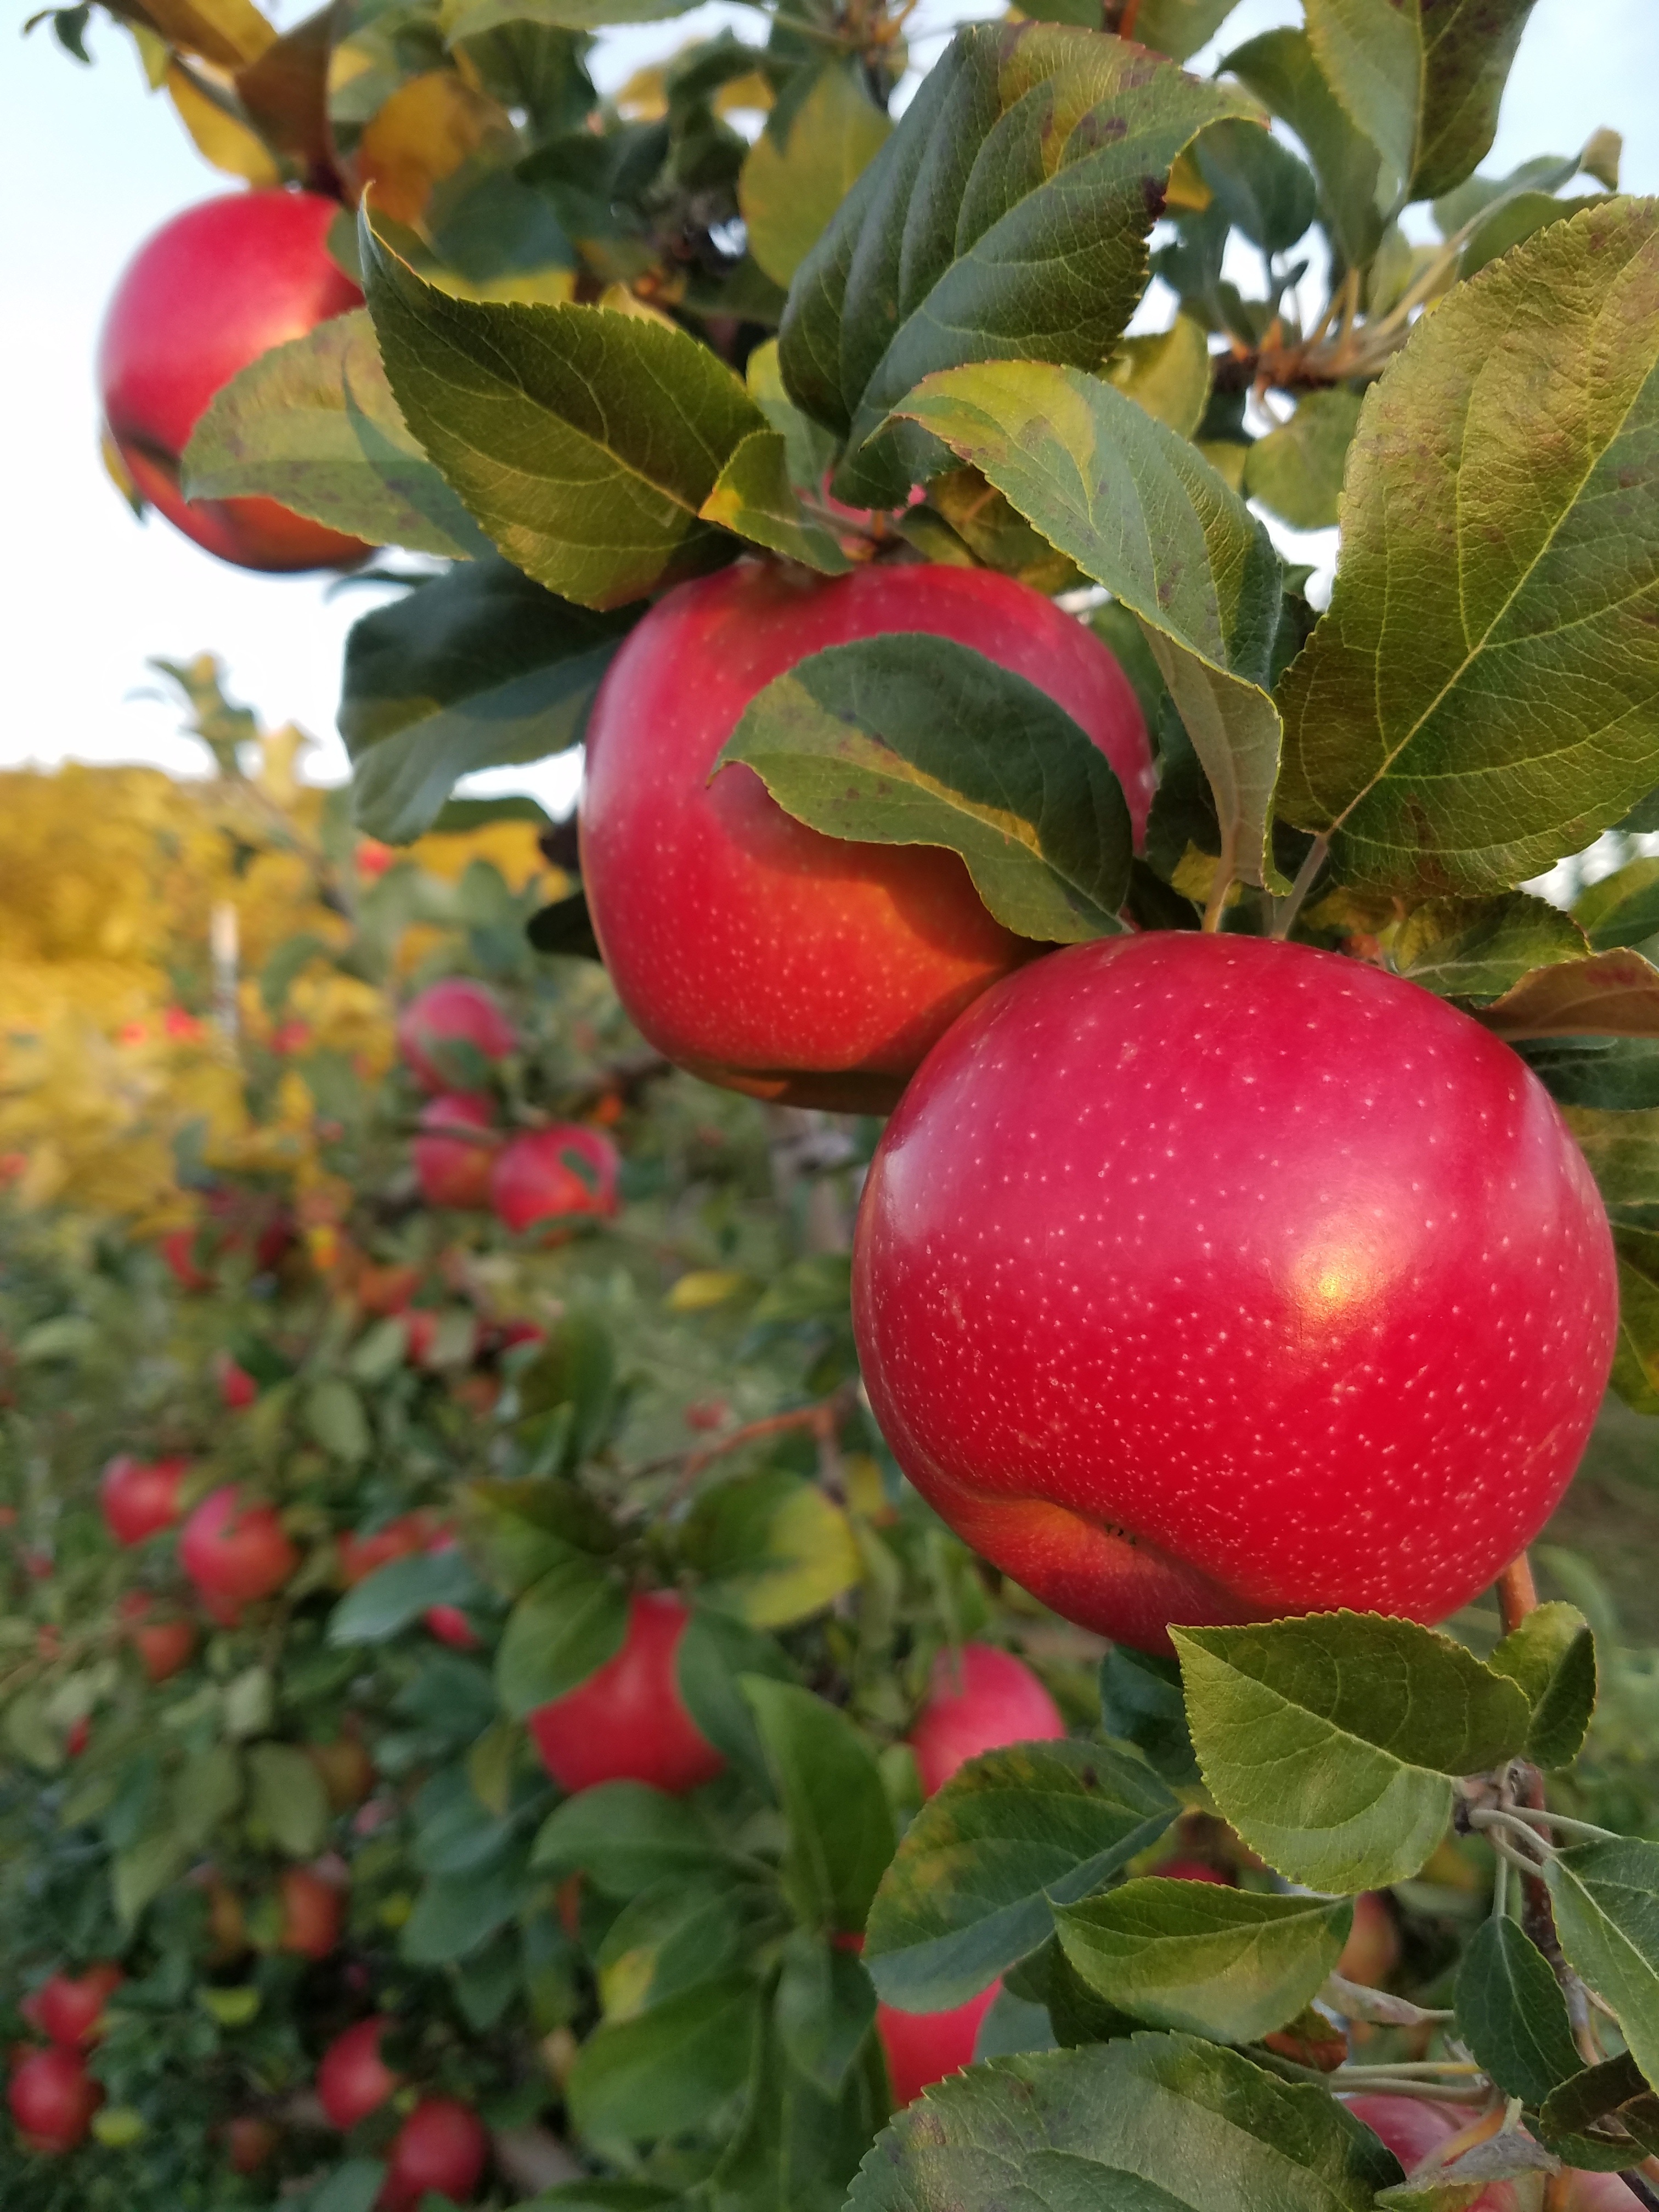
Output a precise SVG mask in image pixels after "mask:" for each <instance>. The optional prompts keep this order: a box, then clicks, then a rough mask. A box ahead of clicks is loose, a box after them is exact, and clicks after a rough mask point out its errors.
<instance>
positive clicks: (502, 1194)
mask: <svg viewBox="0 0 1659 2212" xmlns="http://www.w3.org/2000/svg"><path fill="white" fill-rule="evenodd" d="M621 1170H622V1162H621V1160H620V1159H619V1158H618V1157H617V1147H616V1146H614V1145H613V1144H612V1143H611V1139H610V1138H609V1137H607V1136H605V1134H603V1133H602V1132H601V1131H599V1130H598V1129H590V1128H589V1127H587V1126H586V1123H585V1122H581V1121H556V1122H554V1123H553V1125H552V1126H551V1127H550V1128H546V1129H526V1130H525V1131H524V1132H523V1133H522V1134H521V1135H520V1136H516V1137H513V1138H510V1139H508V1140H507V1143H506V1144H505V1145H503V1146H502V1147H501V1150H500V1152H497V1153H496V1155H495V1161H494V1163H493V1164H492V1166H491V1169H490V1176H489V1201H490V1204H491V1205H492V1206H494V1207H495V1217H496V1218H497V1220H499V1221H501V1223H502V1224H503V1225H505V1226H506V1227H507V1228H508V1229H510V1230H512V1231H513V1233H514V1235H515V1236H522V1235H523V1234H524V1233H525V1231H527V1230H531V1229H533V1228H534V1227H535V1226H536V1225H537V1223H538V1222H542V1221H545V1222H549V1223H552V1224H554V1225H555V1226H553V1227H551V1228H550V1229H549V1230H547V1231H544V1233H543V1236H542V1239H541V1241H542V1242H543V1243H547V1244H556V1243H562V1242H563V1241H564V1238H565V1237H566V1236H568V1233H569V1231H568V1229H564V1228H561V1227H559V1226H557V1225H558V1224H561V1223H565V1222H568V1220H569V1219H570V1218H571V1217H572V1216H573V1215H581V1214H592V1215H595V1216H597V1217H599V1218H602V1219H609V1218H610V1217H611V1215H612V1214H614V1213H615V1212H616V1211H617V1206H618V1205H619V1204H620V1202H621V1201H620V1200H619V1198H618V1196H617V1177H618V1176H619V1175H620V1173H621Z"/></svg>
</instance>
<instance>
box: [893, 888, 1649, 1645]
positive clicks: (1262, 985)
mask: <svg viewBox="0 0 1659 2212" xmlns="http://www.w3.org/2000/svg"><path fill="white" fill-rule="evenodd" d="M853 1313H854V1330H855V1333H856V1335H857V1339H858V1345H859V1351H860V1362H861V1365H862V1368H863V1372H864V1376H865V1378H866V1382H867V1383H868V1386H869V1390H870V1395H871V1399H872V1402H873V1406H874V1410H875V1413H876V1417H877V1419H878V1421H879V1423H880V1425H881V1428H882V1431H883V1433H884V1436H885V1437H886V1438H887V1441H888V1443H890V1445H891V1446H892V1448H893V1450H894V1452H895V1453H896V1456H897V1458H898V1461H899V1463H900V1465H901V1466H902V1468H904V1471H905V1473H906V1474H908V1476H909V1477H910V1480H912V1481H913V1482H914V1483H915V1485H916V1486H917V1488H918V1489H919V1490H921V1492H922V1494H923V1496H924V1497H926V1498H927V1499H928V1501H929V1502H930V1504H933V1506H934V1507H935V1508H936V1509H937V1510H938V1511H939V1513H941V1514H942V1515H943V1516H944V1517H945V1520H946V1521H948V1522H950V1523H951V1526H952V1527H953V1528H955V1529H956V1531H957V1534H959V1535H961V1536H962V1537H963V1538H964V1539H965V1540H966V1541H968V1542H969V1543H970V1544H972V1545H973V1546H974V1547H975V1548H976V1549H977V1550H978V1551H980V1552H981V1553H984V1554H985V1556H986V1557H987V1559H992V1560H994V1561H995V1563H996V1564H997V1565H999V1566H1000V1567H1001V1568H1003V1569H1004V1570H1005V1571H1006V1572H1007V1573H1008V1574H1010V1575H1012V1577H1014V1579H1015V1580H1016V1581H1017V1582H1019V1583H1024V1585H1025V1587H1026V1588H1027V1589H1030V1590H1031V1591H1032V1592H1034V1593H1035V1595H1036V1596H1038V1597H1039V1598H1041V1599H1042V1601H1043V1602H1044V1603H1045V1604H1047V1605H1049V1606H1052V1607H1054V1610H1055V1611H1056V1612H1057V1613H1063V1614H1064V1615H1065V1616H1066V1618H1067V1619H1068V1620H1076V1621H1079V1622H1081V1623H1083V1624H1084V1625H1085V1626H1087V1627H1090V1628H1092V1629H1096V1630H1097V1631H1099V1632H1101V1633H1102V1634H1103V1635H1107V1636H1111V1637H1115V1638H1119V1639H1120V1640H1121V1641H1122V1642H1124V1643H1127V1644H1137V1645H1139V1646H1140V1647H1141V1648H1142V1649H1144V1650H1154V1651H1155V1650H1166V1649H1167V1648H1168V1645H1167V1642H1166V1629H1167V1624H1168V1623H1170V1622H1171V1621H1183V1622H1193V1623H1205V1622H1212V1623H1213V1622H1220V1621H1230V1620H1256V1619H1264V1618H1272V1617H1274V1616H1277V1615H1280V1614H1283V1613H1310V1612H1317V1611H1321V1610H1324V1609H1328V1608H1330V1607H1343V1606H1348V1607H1354V1608H1355V1609H1356V1610H1358V1611H1361V1612H1365V1611H1376V1612H1380V1613H1396V1614H1403V1615H1405V1616H1406V1617H1407V1618H1408V1619H1411V1620H1422V1621H1436V1620H1444V1619H1445V1617H1446V1616H1447V1614H1449V1613H1453V1612H1455V1610H1456V1608H1457V1607H1459V1606H1461V1605H1464V1604H1467V1603H1468V1601H1469V1599H1470V1598H1472V1597H1474V1595H1476V1593H1477V1592H1479V1591H1480V1590H1482V1589H1486V1587H1487V1586H1488V1585H1489V1584H1490V1583H1491V1582H1492V1578H1493V1577H1494V1576H1495V1575H1496V1574H1497V1573H1498V1571H1499V1570H1500V1569H1501V1568H1502V1567H1504V1565H1506V1564H1507V1563H1508V1561H1510V1559H1513V1558H1514V1557H1515V1555H1516V1553H1517V1552H1519V1551H1520V1550H1521V1549H1522V1546H1524V1545H1525V1544H1526V1543H1527V1542H1528V1541H1529V1540H1530V1539H1531V1538H1532V1537H1533V1536H1534V1535H1535V1534H1537V1532H1538V1530H1539V1529H1540V1528H1541V1527H1542V1525H1543V1523H1544V1522H1545V1521H1546V1520H1547V1518H1548V1517H1549V1515H1550V1512H1551V1510H1553V1507H1554V1505H1555V1503H1556V1501H1557V1499H1558V1498H1559V1497H1560V1495H1561V1492H1563V1490H1564V1489H1565V1487H1566V1485H1567V1482H1568V1480H1570V1478H1571V1474H1572V1471H1573V1468H1574V1467H1575V1465H1576V1464H1577V1459H1578V1456H1579V1454H1580V1451H1581V1450H1582V1449H1583V1443H1584V1440H1585V1437H1587V1435H1588V1434H1589V1427H1590V1424H1591V1422H1592V1420H1593V1419H1595V1411H1596V1407H1598V1405H1599V1404H1600V1402H1601V1392H1602V1388H1603V1386H1604V1384H1605V1383H1606V1381H1607V1369H1608V1366H1609V1364H1610V1363H1611V1360H1612V1357H1613V1333H1614V1329H1615V1328H1616V1325H1617V1320H1618V1297H1617V1289H1616V1285H1615V1281H1614V1269H1613V1246H1612V1239H1611V1237H1610V1236H1609V1234H1608V1231H1607V1217H1606V1215H1605V1213H1604V1212H1603V1211H1602V1207H1601V1200H1600V1199H1599V1197H1598V1196H1597V1194H1596V1189H1595V1183H1594V1182H1593V1181H1592V1180H1591V1177H1590V1174H1589V1169H1588V1167H1587V1166H1586V1165H1585V1163H1584V1160H1583V1155H1582V1154H1581V1153H1580V1152H1578V1150H1577V1146H1575V1145H1574V1144H1573V1142H1572V1139H1571V1137H1570V1136H1569V1134H1568V1133H1567V1130H1566V1127H1565V1124H1564V1122H1563V1121H1562V1120H1561V1117H1560V1115H1559V1113H1558V1112H1557V1110H1556V1109H1555V1106H1554V1104H1553V1102H1552V1100H1551V1098H1550V1097H1549V1094H1548V1093H1547V1091H1545V1089H1544V1088H1543V1086H1542V1085H1541V1083H1539V1081H1538V1080H1537V1079H1536V1078H1535V1077H1534V1075H1533V1074H1532V1073H1530V1072H1529V1071H1528V1069H1527V1067H1526V1066H1524V1065H1523V1064H1522V1061H1521V1060H1519V1059H1517V1057H1516V1054H1514V1053H1512V1052H1511V1051H1510V1049H1509V1048H1508V1046H1507V1045H1504V1044H1503V1043H1500V1042H1498V1039H1497V1038H1495V1037H1493V1036H1492V1035H1490V1033H1489V1032H1488V1031H1486V1030H1484V1029H1482V1028H1481V1027H1480V1024H1479V1023H1478V1022H1475V1021H1474V1020H1472V1019H1471V1018H1469V1016H1468V1015H1467V1014H1464V1013H1462V1012H1459V1011H1458V1010H1457V1009H1456V1008H1455V1007H1454V1006H1450V1005H1449V1004H1448V1003H1447V1002H1446V1001H1445V1000H1442V999H1437V998H1433V997H1431V995H1430V994H1429V993H1428V992H1426V991H1423V990H1419V988H1418V987H1417V986H1416V985H1414V984H1412V983H1408V982H1406V981H1402V980H1401V979H1400V978H1399V977H1397V976H1394V975H1388V974H1386V973H1385V972H1383V970H1382V969H1377V968H1372V967H1368V966H1364V965H1363V964H1362V963H1359V962H1358V961H1351V960H1346V959H1342V958H1340V957H1338V956H1337V955H1336V954H1334V953H1328V952H1319V951H1310V949H1308V948H1307V947H1305V946H1302V945H1280V944H1273V943H1269V942H1267V940H1265V939H1259V938H1243V937H1224V936H1208V935H1200V934H1196V933H1180V932H1174V931H1168V932H1163V933H1158V934H1156V935H1147V936H1141V937H1121V938H1114V939H1109V940H1105V941H1101V942H1097V943H1095V944H1091V945H1077V946H1073V947H1070V948H1068V949H1067V950H1066V951H1060V952H1056V953H1054V955H1053V956H1052V957H1049V958H1048V959H1045V960H1041V961H1038V962H1036V963H1035V964H1033V965H1032V966H1030V967H1029V968H1026V969H1023V970H1022V971H1021V972H1020V973H1019V974H1018V975H1015V976H1012V977H1011V978H1009V979H1008V981H1006V982H1004V983H1001V984H1000V985H998V986H997V987H995V988H994V990H992V991H990V992H988V993H987V994H986V996H985V997H984V998H983V999H982V1000H981V1001H980V1002H979V1004H978V1005H977V1006H974V1007H972V1008H971V1009H970V1010H969V1012H968V1013H967V1014H965V1015H964V1016H963V1018H962V1020H961V1021H960V1022H959V1023H958V1024H957V1026H956V1027H955V1028H954V1029H953V1030H951V1034H950V1035H949V1036H947V1037H946V1038H945V1040H944V1042H942V1043H941V1044H940V1045H939V1046H938V1047H937V1048H936V1049H935V1050H934V1052H933V1054H932V1055H931V1056H930V1058H929V1059H928V1060H927V1065H926V1066H924V1067H923V1068H922V1070H921V1073H920V1074H919V1075H918V1076H917V1078H916V1079H915V1082H914V1083H913V1084H912V1085H911V1086H910V1088H909V1090H908V1091H907V1092H906V1094H905V1097H904V1099H903V1102H902V1104H901V1105H900V1107H899V1109H898V1111H897V1113H896V1114H895V1115H894V1116H893V1118H892V1120H891V1121H890V1122H889V1123H888V1125H887V1128H886V1130H885V1132H884V1135H883V1138H882V1140H881V1144H880V1146H879V1147H878V1151H877V1153H876V1156H875V1159H874V1161H873V1163H872V1166H871V1170H870V1175H869V1178H868V1181H867V1182H866V1187H865V1192H864V1197H863V1200H862V1202H861V1206H860V1214H859V1222H858V1228H857V1232H856V1235H855V1237H854V1261H853Z"/></svg>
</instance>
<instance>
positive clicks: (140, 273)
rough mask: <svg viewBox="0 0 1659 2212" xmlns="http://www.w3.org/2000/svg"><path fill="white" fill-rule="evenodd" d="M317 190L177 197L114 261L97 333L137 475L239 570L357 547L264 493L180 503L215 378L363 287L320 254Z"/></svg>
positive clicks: (173, 518)
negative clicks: (183, 474)
mask: <svg viewBox="0 0 1659 2212" xmlns="http://www.w3.org/2000/svg"><path fill="white" fill-rule="evenodd" d="M338 213H339V209H338V207H337V204H335V202H334V201H332V200H330V199H325V198H324V197H323V196H322V195H321V194H320V193H319V192H302V191H253V192H228V193H226V194H224V195H223V196H222V197H220V198H217V199H211V200H204V201H202V202H201V203H200V204H198V205H197V206H196V207H192V208H186V209H185V211H184V213H183V214H182V215H177V216H173V218H172V220H171V221H170V222H165V223H163V224H162V226H161V228H160V229H159V230H158V231H156V232H155V233H154V234H152V235H151V236H150V237H149V238H148V239H146V240H145V241H144V243H143V245H142V246H140V247H139V249H138V251H137V253H136V254H134V256H133V258H132V259H131V261H130V262H129V263H128V264H127V265H126V268H125V270H123V271H122V275H121V279H120V282H119V283H118V284H117V286H116V288H115V294H114V297H113V298H112V300H111V301H110V303H109V307H108V310H107V312H106V314H105V317H104V327H103V331H102V334H101V336H100V338H99V341H98V389H99V393H100V398H101V399H102V402H103V409H104V419H105V421H106V423H107V425H108V427H109V433H110V436H111V437H112V439H113V441H114V442H115V445H116V447H117V448H118V451H119V453H120V455H121V459H123V460H124V461H125V464H126V466H127V469H128V471H129V472H130V474H131V477H132V480H133V482H134V483H135V484H136V485H137V488H138V489H139V491H140V492H141V493H142V494H143V496H144V498H145V499H146V500H148V501H149V503H150V505H151V506H152V507H155V508H157V509H158V510H159V511H160V513H162V514H164V515H165V516H166V517H167V520H168V521H169V522H170V523H172V524H173V527H174V528H175V529H176V530H181V531H183V532H184V534H185V537H186V538H193V539H194V541H195V542H196V544H198V545H200V546H203V547H204V548H205V550H207V551H208V552H210V553H216V554H217V556H219V558H220V559H221V560H222V561H229V562H234V564H235V565H236V566H237V567H238V568H263V569H271V570H279V571H280V570H291V569H298V568H337V567H339V566H340V565H341V564H343V563H344V562H352V561H356V560H358V559H360V558H361V557H362V555H363V554H364V553H366V552H367V551H368V547H367V546H366V545H364V544H362V543H361V542H360V541H359V540H358V539H356V538H347V537H343V535H342V534H341V533H340V532H338V531H337V530H329V529H325V527H324V526H323V525H322V524H321V523H319V522H311V521H308V520H306V519H305V518H304V517H303V516H301V515H298V514H294V513H290V512H289V509H288V508H287V507H279V506H278V505H277V503H276V501H275V500H270V499H210V500H202V501H197V502H190V501H186V500H185V497H184V495H183V493H182V492H181V490H180V489H179V456H180V455H181V454H182V453H183V452H184V450H185V446H186V445H187V444H188V443H189V442H190V434H191V431H192V430H193V429H194V428H196V424H197V420H198V419H199V418H200V416H202V415H203V413H204V411H205V410H206V408H207V404H208V402H209V401H210V399H211V398H213V395H214V394H215V392H217V391H218V390H219V388H220V386H222V385H224V384H228V383H229V381H230V380H231V378H232V377H233V376H234V375H236V374H238V372H239V371H240V370H242V369H244V368H247V366H248V365H249V363H250V362H255V361H257V360H258V358H259V356H260V355H261V354H263V353H265V352H268V351H269V350H270V348H271V347H272V346H276V345H283V344H286V343H288V341H289V339H291V338H298V337H304V336H305V334H306V332H307V331H309V330H310V329H312V328H313V325H316V324H318V323H320V322H325V321H326V320H327V319H328V318H329V317H330V316H331V315H343V314H344V313H346V312H347V310H348V309H349V308H352V307H361V306H362V293H361V292H360V291H359V290H358V289H357V287H356V285H355V284H354V283H352V282H351V280H350V278H349V276H346V275H345V274H344V272H343V270H340V269H339V268H337V266H336V265H335V264H334V262H333V261H332V260H331V258H329V254H328V251H327V247H326V246H325V239H326V237H327V235H328V227H329V225H330V223H331V222H333V220H334V218H335V216H337V214H338Z"/></svg>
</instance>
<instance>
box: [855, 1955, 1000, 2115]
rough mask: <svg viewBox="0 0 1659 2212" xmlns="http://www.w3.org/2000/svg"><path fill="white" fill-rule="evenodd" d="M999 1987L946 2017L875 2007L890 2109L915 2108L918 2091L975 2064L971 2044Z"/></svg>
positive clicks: (947, 2014)
mask: <svg viewBox="0 0 1659 2212" xmlns="http://www.w3.org/2000/svg"><path fill="white" fill-rule="evenodd" d="M1001 1987H1002V1984H1001V1983H1000V1981H995V1982H993V1983H992V1984H991V1986H990V1988H989V1989H988V1990H981V1991H980V1993H979V1995H978V1996H976V1997H969V2000H968V2002H967V2003H966V2004H962V2005H953V2006H952V2007H951V2010H950V2011H949V2012H897V2011H896V2010H895V2009H894V2008H893V2007H892V2006H891V2005H886V2004H881V2005H878V2006H877V2007H876V2033H877V2035H878V2037H879V2038H880V2039H881V2048H882V2052H883V2055H884V2057H885V2058H886V2061H887V2079H888V2082H889V2084H890V2087H891V2089H892V2092H893V2109H894V2110H895V2112H897V2111H899V2110H901V2109H902V2107H903V2106H906V2105H909V2104H914V2103H915V2100H916V2099H917V2098H918V2097H919V2096H921V2093H922V2091H923V2090H924V2089H926V2088H927V2087H929V2086H930V2085H931V2084H932V2083H933V2082H935V2081H943V2080H944V2079H945V2075H947V2074H957V2073H959V2072H960V2071H961V2070H962V2069H963V2067H964V2066H971V2065H972V2064H973V2063H974V2043H975V2038H976V2037H977V2036H978V2034H979V2028H980V2022H981V2021H982V2020H983V2019H984V2017H985V2015H986V2014H987V2012H989V2010H990V2009H991V2007H992V2006H993V2005H994V2003H995V2002H996V1999H997V1993H998V1991H999V1990H1000V1989H1001Z"/></svg>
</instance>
